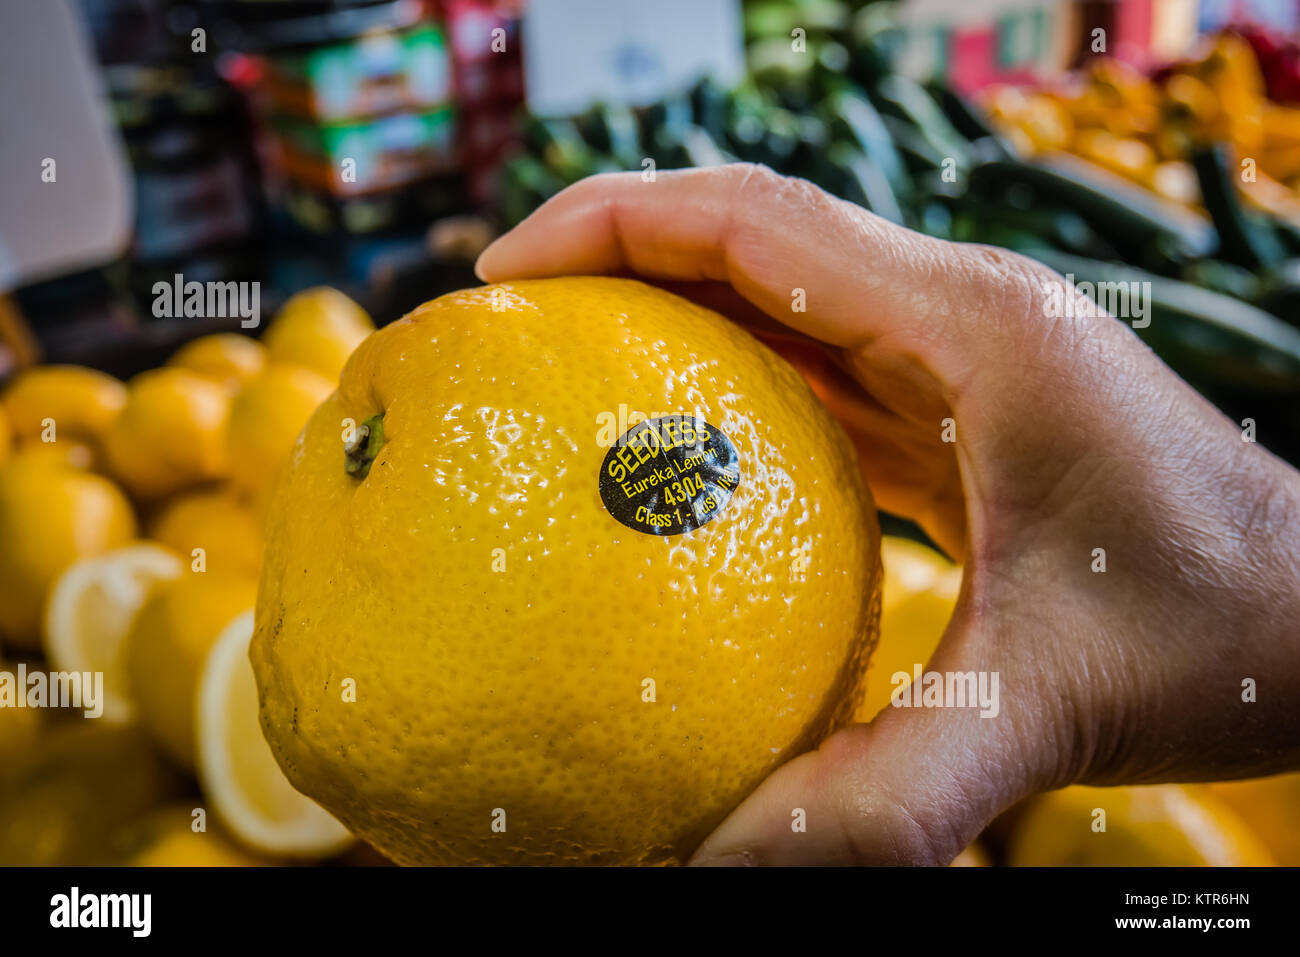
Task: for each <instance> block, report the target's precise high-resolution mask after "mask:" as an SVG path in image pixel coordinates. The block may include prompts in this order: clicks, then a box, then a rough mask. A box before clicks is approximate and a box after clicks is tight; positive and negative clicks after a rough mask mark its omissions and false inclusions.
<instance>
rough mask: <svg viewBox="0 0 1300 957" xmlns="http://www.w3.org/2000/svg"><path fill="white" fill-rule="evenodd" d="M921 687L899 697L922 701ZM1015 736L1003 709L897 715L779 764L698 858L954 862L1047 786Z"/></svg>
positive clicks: (891, 712)
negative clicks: (1040, 785) (917, 695)
mask: <svg viewBox="0 0 1300 957" xmlns="http://www.w3.org/2000/svg"><path fill="white" fill-rule="evenodd" d="M956 637H957V636H956V635H954V634H953V633H952V629H950V630H949V635H948V638H949V639H954V638H956ZM944 657H948V658H951V657H954V656H952V655H943V654H942V653H941V655H940V656H938V657H936V659H935V661H934V662H933V663H932V665H931V669H930V670H931V672H939V669H940V668H942V667H945V665H944V664H943V661H942V659H943V658H944ZM957 670H958V669H956V668H954V673H956V672H957ZM939 673H943V672H939ZM977 677H978V676H977ZM988 678H989V680H992V679H991V676H988ZM989 687H992V685H991V684H990V685H989ZM911 692H912V689H911V688H910V687H909V688H908V689H906V690H905V691H904V692H902V694H896V695H895V697H896V698H897V697H903V696H906V699H907V700H908V701H911V700H912V693H911ZM990 711H991V709H990ZM1016 737H1017V736H1016V733H1015V721H1014V717H1013V716H1012V715H1010V714H1008V713H1006V712H1005V711H1004V710H1001V709H999V711H998V713H997V715H996V716H992V715H990V716H989V717H981V711H980V709H979V708H955V707H947V708H934V707H906V708H903V707H889V708H886V709H885V710H884V711H883V712H882V713H881V714H880V715H879V716H878V717H877V718H876V719H875V720H874V721H872V722H871V723H870V724H859V725H854V726H852V727H849V728H846V729H844V730H842V731H839V732H837V733H836V734H834V735H832V736H831V737H829V738H827V739H826V741H825V742H824V743H823V744H822V746H821V747H820V748H818V749H817V750H816V751H813V752H810V753H808V754H804V755H801V756H800V757H798V758H795V759H794V760H793V761H791V762H790V763H789V764H786V765H784V766H782V767H781V768H780V769H778V770H777V771H776V772H775V773H773V774H772V775H771V777H769V778H768V779H767V780H766V781H764V782H763V784H762V785H760V786H759V788H758V790H756V791H755V792H754V793H753V794H751V795H750V796H749V797H748V798H747V799H746V800H745V801H744V802H743V803H742V804H741V805H740V807H738V808H737V809H736V810H735V811H734V812H732V814H731V816H730V817H728V818H727V819H726V820H725V821H723V823H722V824H721V825H720V826H719V827H718V829H717V830H716V831H714V832H713V834H712V835H710V836H709V838H708V839H707V840H705V842H704V843H703V844H702V845H701V846H700V848H699V849H698V850H697V851H696V852H695V855H694V856H693V857H692V859H691V862H690V863H691V864H693V865H813V864H817V865H824V864H930V865H943V864H947V863H949V862H950V861H951V860H952V859H953V858H954V857H956V856H957V854H959V853H960V852H961V851H962V849H963V848H965V847H966V846H967V845H968V844H970V842H971V841H973V840H974V839H975V838H976V837H977V836H978V835H979V833H980V831H982V830H983V829H984V827H985V826H986V825H987V824H988V823H989V822H990V821H992V820H993V818H995V817H996V816H997V815H998V814H1000V813H1001V812H1002V811H1003V810H1005V809H1006V808H1008V807H1010V806H1011V805H1012V804H1013V803H1015V802H1016V801H1017V800H1019V799H1020V798H1021V797H1023V796H1025V795H1027V794H1029V793H1031V792H1032V791H1034V790H1037V787H1036V786H1035V783H1036V781H1035V779H1036V777H1037V776H1036V775H1035V774H1033V773H1032V771H1031V764H1030V762H1028V761H1026V760H1025V755H1024V753H1023V750H1022V748H1021V747H1020V746H1019V744H1018V743H1017V740H1016Z"/></svg>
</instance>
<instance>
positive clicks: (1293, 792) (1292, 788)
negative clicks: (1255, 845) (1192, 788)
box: [1208, 774, 1300, 867]
mask: <svg viewBox="0 0 1300 957" xmlns="http://www.w3.org/2000/svg"><path fill="white" fill-rule="evenodd" d="M1208 787H1209V790H1210V792H1211V793H1213V794H1214V796H1215V797H1216V798H1218V799H1219V800H1221V801H1223V802H1224V803H1225V804H1227V805H1228V806H1229V807H1231V808H1233V809H1234V810H1235V811H1236V812H1237V813H1238V814H1240V815H1241V816H1242V818H1243V819H1244V820H1245V821H1246V823H1247V824H1249V825H1250V828H1251V830H1252V831H1254V832H1255V833H1256V834H1258V835H1259V836H1260V838H1262V839H1263V841H1264V842H1265V843H1266V844H1268V847H1269V849H1270V850H1271V851H1272V852H1273V856H1274V857H1276V858H1277V862H1278V863H1279V864H1281V865H1282V866H1284V867H1300V774H1277V775H1274V776H1273V777H1268V778H1252V779H1251V780H1248V781H1222V782H1218V783H1215V784H1211V785H1209V786H1208Z"/></svg>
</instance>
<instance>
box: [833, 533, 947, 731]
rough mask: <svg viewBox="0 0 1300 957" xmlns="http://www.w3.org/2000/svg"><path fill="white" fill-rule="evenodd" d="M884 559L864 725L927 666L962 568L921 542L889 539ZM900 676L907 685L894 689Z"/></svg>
mask: <svg viewBox="0 0 1300 957" xmlns="http://www.w3.org/2000/svg"><path fill="white" fill-rule="evenodd" d="M880 558H881V561H882V562H883V563H884V585H883V587H882V588H881V600H880V644H879V645H878V646H877V648H876V652H875V654H874V655H872V656H871V665H870V667H868V668H867V678H866V682H867V692H866V697H865V698H864V699H863V702H862V705H861V706H860V707H859V708H858V712H857V715H856V716H855V720H857V721H863V722H865V721H870V720H871V719H872V718H874V717H875V716H876V715H877V714H879V713H880V712H881V711H883V710H884V709H885V708H886V707H888V706H889V702H890V698H891V696H892V695H893V694H894V692H895V691H897V690H898V689H899V688H906V687H907V686H908V685H910V684H911V683H912V677H913V675H914V673H915V672H914V669H915V667H916V665H921V666H922V667H924V666H925V665H926V663H927V662H929V660H930V658H931V656H932V655H933V654H934V651H935V649H936V648H938V647H939V641H940V639H942V638H943V633H944V631H945V630H946V629H947V627H948V620H949V619H950V618H952V612H953V608H955V607H956V605H957V594H958V592H960V591H961V568H960V567H958V566H956V565H954V564H952V562H950V561H948V559H947V558H945V557H944V556H943V555H941V554H940V553H939V552H936V551H935V550H934V549H932V548H929V547H927V546H925V545H922V544H921V543H919V542H914V541H911V540H910V539H906V538H895V537H894V536H891V535H886V536H884V537H883V538H882V539H881V540H880ZM900 674H905V675H907V680H905V681H903V680H900V681H899V682H898V683H894V680H893V679H894V677H895V676H896V675H900Z"/></svg>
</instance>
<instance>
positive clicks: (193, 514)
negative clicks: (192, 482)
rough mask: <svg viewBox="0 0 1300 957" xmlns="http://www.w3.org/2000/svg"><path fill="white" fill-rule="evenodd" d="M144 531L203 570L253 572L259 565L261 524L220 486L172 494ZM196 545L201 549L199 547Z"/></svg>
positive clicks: (256, 571)
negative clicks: (175, 495)
mask: <svg viewBox="0 0 1300 957" xmlns="http://www.w3.org/2000/svg"><path fill="white" fill-rule="evenodd" d="M148 532H149V537H150V538H153V539H154V540H156V541H159V542H162V543H163V544H164V545H167V546H169V547H171V548H174V549H176V551H177V552H179V553H180V554H181V555H182V556H184V557H185V559H186V560H187V561H189V562H190V563H191V568H192V569H193V568H194V567H195V565H194V563H196V562H199V561H200V560H201V562H202V565H201V566H200V567H202V568H203V569H204V570H205V571H210V572H216V573H218V574H223V575H242V576H247V577H251V578H256V577H257V573H258V571H259V570H260V569H261V567H262V528H261V524H260V523H259V522H258V520H257V518H256V517H254V514H253V512H252V510H251V509H250V508H249V507H248V506H246V505H244V504H243V503H242V502H240V501H238V500H237V499H236V498H235V497H234V496H233V495H232V494H230V493H229V492H226V491H222V490H204V491H198V492H189V493H185V494H182V495H179V496H177V497H176V498H174V499H172V500H171V501H170V502H168V503H167V505H166V506H164V507H163V509H162V510H161V511H159V512H158V513H157V514H156V515H155V516H154V517H153V519H152V520H151V521H150V522H149V525H148ZM200 550H201V551H200Z"/></svg>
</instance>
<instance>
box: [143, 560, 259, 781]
mask: <svg viewBox="0 0 1300 957" xmlns="http://www.w3.org/2000/svg"><path fill="white" fill-rule="evenodd" d="M256 593H257V587H256V585H255V584H254V583H253V582H252V581H251V580H249V579H243V578H232V577H229V576H222V575H218V574H215V573H213V572H207V573H204V574H195V573H193V572H187V573H185V574H184V575H182V576H181V577H180V578H177V579H173V580H171V581H164V582H160V583H158V585H157V586H155V587H154V589H153V591H152V592H151V593H150V595H149V598H148V599H147V600H146V601H145V603H144V606H143V607H141V609H140V611H139V613H138V614H136V616H135V620H134V621H133V622H132V623H131V630H130V632H129V633H128V634H127V638H126V642H125V649H124V654H125V665H126V676H127V687H128V689H129V694H130V697H131V700H132V701H133V702H134V703H135V707H136V713H137V715H138V717H139V719H140V722H141V724H143V725H144V726H145V728H146V729H147V730H148V731H149V732H150V734H152V735H153V737H154V739H155V740H156V741H157V742H158V743H159V744H160V745H161V746H162V747H163V750H165V751H166V752H167V753H168V754H169V755H171V757H173V758H174V759H175V760H176V761H178V762H179V763H180V764H181V766H182V767H185V768H190V769H192V768H193V767H194V752H195V738H194V733H195V732H194V701H195V696H196V695H197V694H198V687H199V673H200V671H201V670H202V667H203V662H204V659H206V658H207V654H208V650H209V649H210V648H211V647H212V645H213V643H214V642H215V641H216V640H217V636H218V635H220V634H221V632H222V630H223V629H224V628H225V627H226V626H227V625H228V624H230V622H231V621H233V620H234V619H235V618H237V617H238V616H239V615H241V614H243V613H244V612H245V611H247V610H248V609H250V608H252V607H253V601H254V598H255V597H256Z"/></svg>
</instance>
